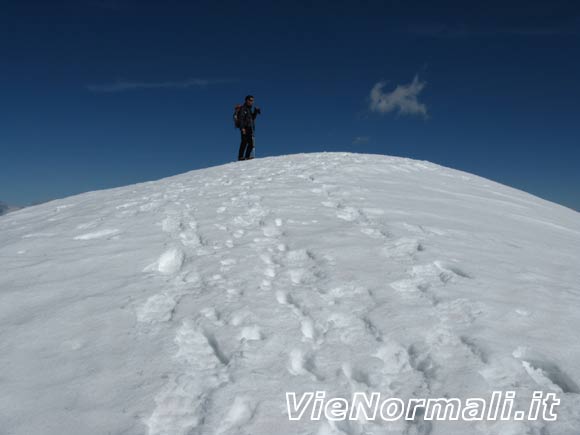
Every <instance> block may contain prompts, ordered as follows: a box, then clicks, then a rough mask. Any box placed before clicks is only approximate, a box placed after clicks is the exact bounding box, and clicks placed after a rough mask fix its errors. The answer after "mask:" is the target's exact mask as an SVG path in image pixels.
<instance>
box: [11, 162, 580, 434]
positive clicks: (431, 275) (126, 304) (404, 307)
mask: <svg viewBox="0 0 580 435" xmlns="http://www.w3.org/2000/svg"><path fill="white" fill-rule="evenodd" d="M0 259H1V262H0V349H1V352H0V367H1V368H2V369H1V371H0V428H2V429H1V431H2V433H7V434H12V435H21V434H22V435H24V434H44V435H53V434H54V435H61V434H63V433H75V434H78V435H83V434H106V433H110V434H121V433H122V434H149V435H162V434H164V435H169V434H172V435H193V434H252V435H270V434H272V433H278V434H352V435H360V434H367V435H370V434H418V435H428V434H431V435H436V434H446V435H449V434H451V435H453V434H462V435H463V434H465V433H477V434H494V435H497V434H500V435H502V434H503V435H507V434H511V435H514V434H522V435H523V434H543V435H548V434H551V435H554V434H559V435H563V434H570V435H572V434H576V433H577V430H578V427H580V411H579V410H580V388H579V385H580V364H578V363H579V362H580V346H578V340H577V331H579V330H580V315H579V314H578V306H579V305H578V304H579V302H580V287H579V283H580V267H579V266H580V264H579V263H580V218H579V215H578V213H576V212H574V211H572V210H569V209H567V208H565V207H561V206H558V205H556V204H553V203H550V202H547V201H544V200H542V199H539V198H537V197H534V196H532V195H529V194H527V193H524V192H521V191H518V190H515V189H512V188H509V187H506V186H503V185H500V184H497V183H494V182H492V181H489V180H486V179H483V178H480V177H477V176H474V175H471V174H467V173H464V172H460V171H456V170H452V169H449V168H445V167H441V166H438V165H435V164H432V163H429V162H422V161H415V160H410V159H404V158H395V157H387V156H378V155H363V154H350V153H319V154H299V155H291V156H283V157H275V158H264V159H255V160H252V161H247V162H236V163H230V164H226V165H223V166H219V167H214V168H209V169H204V170H197V171H192V172H188V173H185V174H182V175H178V176H174V177H170V178H166V179H163V180H159V181H155V182H148V183H141V184H136V185H132V186H126V187H122V188H117V189H109V190H102V191H96V192H88V193H85V194H82V195H77V196H72V197H69V198H65V199H61V200H57V201H52V202H49V203H44V204H41V205H38V206H33V207H29V208H25V209H22V210H19V211H15V212H13V213H10V214H9V215H6V216H3V217H2V218H0ZM317 390H318V391H320V390H323V391H325V392H326V394H327V396H328V397H349V396H350V395H352V394H353V393H354V392H380V393H381V394H382V395H384V396H385V397H398V398H401V399H404V400H406V399H408V398H412V397H417V398H421V397H427V398H428V397H433V398H437V397H459V398H466V397H482V398H488V397H489V396H490V395H491V392H493V391H496V390H513V391H516V392H517V394H518V398H517V399H516V403H515V405H516V406H518V405H521V406H520V407H521V408H524V407H525V404H526V403H527V402H528V401H529V398H530V397H531V394H532V392H533V391H535V390H541V391H549V392H556V393H558V394H559V397H560V399H561V404H560V406H559V407H558V420H557V421H555V422H548V421H543V420H538V421H513V420H512V421H505V422H501V421H499V422H498V421H489V422H485V421H483V422H461V421H457V422H440V421H432V422H428V421H423V419H421V418H417V419H416V420H414V421H398V422H385V421H381V420H376V421H363V420H358V421H350V422H334V421H329V420H327V419H326V418H324V417H323V418H322V419H321V420H319V421H313V420H310V419H309V418H304V419H302V420H300V421H290V420H289V419H288V415H287V410H286V394H285V393H286V392H296V393H297V394H301V393H302V392H307V391H317Z"/></svg>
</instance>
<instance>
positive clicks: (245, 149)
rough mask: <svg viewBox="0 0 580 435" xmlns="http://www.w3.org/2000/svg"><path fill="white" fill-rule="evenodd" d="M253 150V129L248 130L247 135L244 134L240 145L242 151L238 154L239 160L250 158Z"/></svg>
mask: <svg viewBox="0 0 580 435" xmlns="http://www.w3.org/2000/svg"><path fill="white" fill-rule="evenodd" d="M240 132H241V130H240ZM253 149H254V132H253V131H252V130H251V129H249V128H246V134H244V133H242V143H241V144H240V151H239V152H238V160H242V159H248V158H250V156H251V154H252V150H253Z"/></svg>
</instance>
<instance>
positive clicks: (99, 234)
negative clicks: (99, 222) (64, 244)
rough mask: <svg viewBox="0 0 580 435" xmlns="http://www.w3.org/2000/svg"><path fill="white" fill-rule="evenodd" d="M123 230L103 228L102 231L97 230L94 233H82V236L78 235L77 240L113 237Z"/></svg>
mask: <svg viewBox="0 0 580 435" xmlns="http://www.w3.org/2000/svg"><path fill="white" fill-rule="evenodd" d="M120 232H121V231H120V230H117V229H113V228H111V229H103V230H100V231H95V232H92V233H86V234H81V235H80V236H76V237H75V238H74V239H75V240H94V239H105V238H112V237H114V236H116V235H117V234H119V233H120Z"/></svg>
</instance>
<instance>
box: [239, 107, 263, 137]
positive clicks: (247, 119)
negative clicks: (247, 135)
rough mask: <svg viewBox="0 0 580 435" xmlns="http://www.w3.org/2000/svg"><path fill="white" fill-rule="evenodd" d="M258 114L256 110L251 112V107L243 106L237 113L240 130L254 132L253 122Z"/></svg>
mask: <svg viewBox="0 0 580 435" xmlns="http://www.w3.org/2000/svg"><path fill="white" fill-rule="evenodd" d="M258 113H260V112H259V111H258V110H255V109H254V110H252V107H251V106H248V105H247V104H244V105H243V106H242V108H241V109H240V111H239V113H238V120H239V121H240V129H242V128H245V129H247V130H252V131H254V126H255V124H254V120H255V119H256V116H258Z"/></svg>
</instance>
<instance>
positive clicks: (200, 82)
mask: <svg viewBox="0 0 580 435" xmlns="http://www.w3.org/2000/svg"><path fill="white" fill-rule="evenodd" d="M233 81H235V80H232V79H213V80H207V79H195V78H192V79H187V80H182V81H176V82H149V83H147V82H132V81H125V80H119V81H117V82H115V83H109V84H104V85H88V86H87V89H88V90H89V91H91V92H123V91H133V90H137V89H187V88H192V87H203V86H207V85H210V84H215V83H231V82H233Z"/></svg>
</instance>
